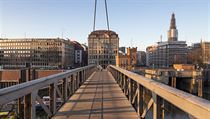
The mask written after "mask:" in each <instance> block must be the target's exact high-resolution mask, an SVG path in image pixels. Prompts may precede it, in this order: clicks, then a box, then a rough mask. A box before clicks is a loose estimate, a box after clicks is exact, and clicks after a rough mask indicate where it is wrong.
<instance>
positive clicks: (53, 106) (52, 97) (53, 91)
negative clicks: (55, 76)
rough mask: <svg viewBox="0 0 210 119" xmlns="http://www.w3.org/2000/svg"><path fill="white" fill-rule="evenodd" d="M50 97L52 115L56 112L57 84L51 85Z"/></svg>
mask: <svg viewBox="0 0 210 119" xmlns="http://www.w3.org/2000/svg"><path fill="white" fill-rule="evenodd" d="M49 93H50V94H49V96H50V107H49V108H50V111H51V113H52V114H55V112H56V89H55V84H54V83H53V84H50V91H49Z"/></svg>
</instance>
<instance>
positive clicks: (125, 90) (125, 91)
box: [123, 76, 128, 95]
mask: <svg viewBox="0 0 210 119" xmlns="http://www.w3.org/2000/svg"><path fill="white" fill-rule="evenodd" d="M124 84H125V85H124V88H123V89H124V94H125V95H127V87H128V83H127V76H125V77H124Z"/></svg>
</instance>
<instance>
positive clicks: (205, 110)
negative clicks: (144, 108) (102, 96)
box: [109, 65, 210, 119]
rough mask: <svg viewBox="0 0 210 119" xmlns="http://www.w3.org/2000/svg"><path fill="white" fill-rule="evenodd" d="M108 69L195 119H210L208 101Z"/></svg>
mask: <svg viewBox="0 0 210 119" xmlns="http://www.w3.org/2000/svg"><path fill="white" fill-rule="evenodd" d="M109 69H110V70H111V72H112V74H113V75H115V77H116V78H119V77H120V76H121V79H119V80H122V79H123V78H122V77H124V76H126V77H127V78H129V79H132V81H134V82H136V83H137V84H140V85H141V86H143V87H144V88H146V89H148V90H150V91H151V92H152V93H154V94H155V95H157V96H159V97H161V98H162V99H164V100H166V101H168V102H170V103H171V104H173V105H174V106H176V107H178V108H180V109H182V110H183V111H185V112H187V113H188V114H190V115H192V116H194V117H196V118H201V119H209V118H210V101H208V100H205V99H202V98H200V97H197V96H194V95H192V94H190V93H186V92H184V91H181V90H178V89H176V88H173V87H170V86H168V85H165V84H162V83H159V82H157V81H154V80H151V79H149V78H146V77H144V76H141V75H138V74H136V73H133V72H130V71H127V70H125V69H122V68H119V67H116V66H113V65H110V66H109ZM119 73H120V74H119ZM122 75H124V76H122ZM140 116H141V115H140Z"/></svg>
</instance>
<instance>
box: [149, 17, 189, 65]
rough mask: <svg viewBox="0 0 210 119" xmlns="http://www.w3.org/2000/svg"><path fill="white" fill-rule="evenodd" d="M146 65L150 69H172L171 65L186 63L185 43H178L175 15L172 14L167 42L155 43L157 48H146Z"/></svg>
mask: <svg viewBox="0 0 210 119" xmlns="http://www.w3.org/2000/svg"><path fill="white" fill-rule="evenodd" d="M147 57H148V60H151V61H148V65H149V66H150V67H172V66H173V64H186V63H187V60H186V59H187V44H186V41H178V30H177V28H176V19H175V15H174V14H172V17H171V23H170V28H169V31H168V41H161V42H158V43H157V47H156V48H155V49H154V48H153V47H148V48H147Z"/></svg>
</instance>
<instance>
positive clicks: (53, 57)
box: [0, 38, 74, 69]
mask: <svg viewBox="0 0 210 119" xmlns="http://www.w3.org/2000/svg"><path fill="white" fill-rule="evenodd" d="M73 56H74V47H73V45H72V44H71V42H70V41H68V40H64V39H60V38H23V39H0V66H1V68H4V69H19V68H23V67H26V64H28V63H29V64H30V66H31V67H34V68H65V67H66V66H70V65H73V63H74V58H73Z"/></svg>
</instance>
